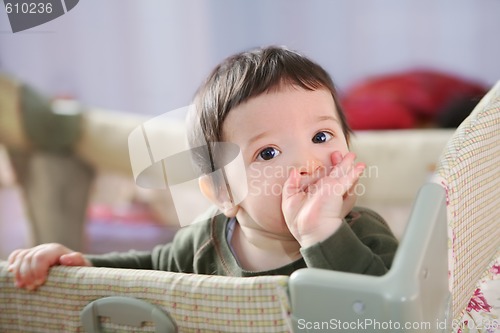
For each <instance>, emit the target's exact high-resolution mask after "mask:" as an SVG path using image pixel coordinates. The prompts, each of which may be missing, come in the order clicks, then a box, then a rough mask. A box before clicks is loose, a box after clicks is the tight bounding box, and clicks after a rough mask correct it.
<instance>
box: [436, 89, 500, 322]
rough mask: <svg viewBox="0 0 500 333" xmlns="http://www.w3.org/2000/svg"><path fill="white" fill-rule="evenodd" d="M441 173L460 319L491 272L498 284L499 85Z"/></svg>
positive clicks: (467, 123)
mask: <svg viewBox="0 0 500 333" xmlns="http://www.w3.org/2000/svg"><path fill="white" fill-rule="evenodd" d="M436 173H437V177H436V178H435V179H434V181H435V182H436V183H439V184H441V185H442V186H443V187H444V188H445V189H446V191H447V199H448V228H449V239H450V244H449V246H450V248H449V251H450V254H449V256H450V260H449V261H450V288H451V290H452V293H453V311H454V314H455V316H456V318H457V319H458V318H460V317H461V312H463V311H465V310H466V307H467V305H468V303H469V300H470V298H471V296H473V294H474V292H475V289H476V287H477V285H478V284H479V282H480V280H484V279H492V278H493V277H491V275H492V273H491V271H492V270H496V271H497V273H496V277H495V278H498V269H495V268H494V265H495V264H494V263H495V262H496V263H497V264H496V265H498V262H499V261H500V257H499V250H500V241H499V240H500V217H499V216H500V81H499V82H497V84H496V85H495V86H494V87H493V88H492V89H491V90H490V91H489V92H488V94H486V96H484V97H483V99H481V101H480V102H479V104H478V105H477V106H476V107H475V108H474V110H473V111H472V113H471V114H470V115H469V117H467V119H465V120H464V121H463V122H462V124H461V125H460V126H459V127H458V128H457V130H456V131H455V133H454V134H453V136H452V138H451V139H450V141H449V142H448V144H447V146H446V148H445V149H444V152H443V154H442V156H441V158H440V162H439V164H438V168H437V171H436ZM497 309H498V308H497ZM489 311H490V310H488V312H489ZM497 311H498V310H497ZM490 314H491V313H490ZM491 315H492V314H491ZM492 318H493V316H492Z"/></svg>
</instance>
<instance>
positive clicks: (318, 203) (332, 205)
mask: <svg viewBox="0 0 500 333" xmlns="http://www.w3.org/2000/svg"><path fill="white" fill-rule="evenodd" d="M355 158H356V155H355V154H354V153H347V154H346V155H345V156H344V157H342V156H341V154H340V153H339V152H334V153H333V154H332V156H331V160H332V165H333V168H332V170H331V171H330V172H329V173H328V174H327V175H325V176H323V177H321V178H320V179H318V180H316V181H315V182H314V183H312V184H308V185H307V186H306V187H304V185H303V184H301V178H302V177H303V176H301V175H300V173H299V172H297V171H296V170H292V172H291V173H290V175H289V177H288V179H287V181H286V182H285V184H284V188H283V196H282V204H281V206H282V209H283V215H284V217H285V221H286V224H287V225H288V228H289V229H290V232H291V233H292V235H293V236H294V237H295V238H296V239H297V241H298V242H299V243H300V245H301V247H308V246H311V245H313V244H316V243H318V242H321V241H323V240H325V239H326V238H328V237H330V235H332V234H333V233H334V232H335V231H337V229H338V228H339V227H340V224H341V223H342V219H343V218H344V217H345V215H346V214H347V213H348V212H346V211H345V210H346V209H345V208H344V207H343V206H344V200H345V198H346V197H347V196H348V192H349V191H350V190H352V188H353V187H354V185H355V184H356V182H357V181H358V179H359V177H360V176H361V174H362V173H363V170H364V169H365V165H364V164H363V163H357V164H354V159H355ZM350 208H352V207H349V210H350Z"/></svg>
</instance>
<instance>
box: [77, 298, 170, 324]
mask: <svg viewBox="0 0 500 333" xmlns="http://www.w3.org/2000/svg"><path fill="white" fill-rule="evenodd" d="M99 317H109V318H110V320H111V322H113V323H117V324H121V325H128V326H134V327H141V325H142V323H143V322H146V321H151V322H154V323H155V325H156V330H155V332H156V333H172V332H177V325H176V324H175V321H174V320H173V319H172V318H171V317H170V316H169V315H168V313H166V312H165V311H163V310H162V309H161V308H159V307H157V306H155V305H153V304H150V303H148V302H145V301H143V300H140V299H137V298H132V297H122V296H111V297H104V298H100V299H97V300H95V301H93V302H90V303H89V304H87V305H86V306H85V308H84V309H83V310H82V312H81V315H80V318H81V320H82V324H83V327H84V329H85V331H86V332H87V333H100V332H102V331H101V325H100V322H99Z"/></svg>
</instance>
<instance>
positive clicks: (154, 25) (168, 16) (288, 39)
mask: <svg viewBox="0 0 500 333" xmlns="http://www.w3.org/2000/svg"><path fill="white" fill-rule="evenodd" d="M499 32H500V1H497V0H477V1H470V0H443V1H435V0H421V1H400V0H385V1H369V0H350V1H340V0H308V1H298V0H271V1H269V0H254V1H233V0H209V1H196V0H183V1H173V0H146V1H144V0H142V1H141V0H104V1H103V0H81V1H80V2H79V3H78V5H77V6H76V7H75V8H74V9H72V10H71V11H70V12H68V13H67V14H65V15H63V16H61V17H59V18H58V19H55V20H53V21H50V22H48V23H46V24H43V25H41V26H38V27H35V28H32V29H30V30H27V31H24V32H19V33H16V34H13V33H12V32H11V30H10V26H9V23H8V20H7V15H6V13H5V11H4V10H3V9H0V74H7V75H9V76H11V77H14V78H15V79H16V80H19V81H20V82H23V83H25V84H29V85H30V86H31V87H33V88H34V89H36V90H37V91H38V92H39V93H40V94H42V95H44V96H46V97H47V98H49V99H54V98H65V99H74V100H76V101H78V102H79V103H81V104H82V105H84V106H86V107H87V106H88V107H89V108H92V107H98V108H100V109H101V110H104V112H107V113H109V114H114V113H113V112H112V110H116V111H119V112H126V113H127V114H128V117H129V118H127V119H130V117H131V115H133V114H135V115H136V116H137V117H138V118H137V119H148V118H149V117H153V116H155V115H160V114H162V113H164V112H167V111H169V110H173V109H176V108H179V107H182V106H185V105H187V104H189V103H190V101H191V98H192V97H193V94H194V93H195V91H196V89H197V87H198V86H199V85H200V83H201V82H202V80H203V79H204V78H205V77H206V76H207V75H208V73H209V72H210V70H211V69H212V68H213V67H214V66H215V65H216V64H217V63H219V62H220V61H221V60H223V59H224V58H225V57H227V56H229V55H231V54H233V53H235V52H239V51H242V50H246V49H249V48H253V47H256V46H266V45H270V44H277V45H286V46H288V47H289V48H291V49H295V50H298V51H300V52H301V53H303V54H305V55H307V56H309V57H310V58H312V59H313V60H315V61H316V62H318V63H319V64H321V65H322V66H323V67H324V68H325V69H326V70H327V71H328V72H329V73H330V74H331V75H332V77H333V79H334V81H335V83H336V85H337V86H338V88H339V91H340V93H341V94H342V95H343V96H344V95H345V94H347V93H348V92H349V91H352V90H351V89H353V87H357V86H359V85H360V84H361V83H366V82H367V80H370V79H372V78H374V77H381V76H390V75H393V74H395V73H396V74H398V73H415V72H414V71H415V70H417V71H422V70H425V71H424V72H426V73H427V72H434V71H435V72H438V73H445V74H446V75H450V76H453V77H454V78H456V79H460V80H463V82H466V83H467V84H471V85H473V86H474V87H480V88H481V87H484V88H485V89H487V88H489V87H491V86H492V85H493V84H494V83H495V82H496V81H497V80H498V79H499V78H500V64H499V59H500V43H499V42H498V40H499V37H498V34H499ZM417 73H421V72H417ZM417 77H418V75H417ZM413 78H415V76H414V77H413ZM396 82H399V81H396ZM398 86H399V87H401V85H398ZM412 87H413V86H412ZM0 89H1V87H0ZM0 93H2V91H0ZM3 93H5V91H4V92H3ZM370 104H373V103H370ZM385 106H386V105H385V104H384V105H383V107H382V108H381V109H382V110H387V108H385ZM391 110H393V111H394V110H395V109H391ZM4 111H5V110H4ZM396 111H398V112H399V111H400V109H397V110H396ZM396 111H394V112H396ZM1 112H2V110H1V109H0V113H1ZM396 113H397V112H396ZM396 113H391V114H390V115H385V114H381V115H377V116H376V118H379V119H384V117H386V118H391V119H394V118H397V117H398V116H397V115H396V116H395V114H396ZM0 116H1V114H0ZM141 117H142V118H141ZM1 119H2V118H1V117H0V121H1ZM116 119H117V120H114V121H115V123H114V124H115V125H116V127H118V126H121V125H122V124H123V123H126V122H127V120H125V118H120V116H118V117H117V118H116ZM127 124H130V122H128V123H127ZM133 124H134V125H135V124H136V123H134V122H133ZM411 124H413V123H411ZM1 125H2V124H0V128H1ZM416 125H418V126H419V127H422V126H421V125H422V124H421V123H419V122H417V123H416ZM133 127H134V126H131V125H130V126H129V125H127V126H125V129H126V131H125V130H122V131H124V132H126V133H128V130H129V129H132V128H133ZM424 127H428V126H427V125H426V126H424ZM363 129H370V128H363ZM374 129H375V128H374ZM386 129H390V128H386ZM1 134H2V133H0V138H1ZM448 134H449V133H445V134H444V135H443V134H442V133H441V134H439V139H438V141H439V145H438V146H436V147H434V149H435V150H436V151H439V150H440V149H441V146H440V145H442V143H443V140H444V141H445V139H446V137H447V136H448ZM415 135H417V136H415ZM362 137H363V136H362ZM426 137H428V133H426V132H422V133H417V134H415V133H412V142H417V143H418V142H421V141H422V142H423V141H424V140H425V138H426ZM124 138H125V139H126V136H124ZM415 138H417V139H415ZM419 138H421V140H420V139H419ZM443 138H444V139H443ZM94 139H95V138H94ZM95 141H99V139H95ZM368 141H373V140H371V139H369V140H368ZM386 141H387V140H386ZM386 141H384V140H382V142H386ZM389 141H391V140H389ZM392 141H394V140H392ZM1 143H2V142H1V140H0V144H1ZM125 144H126V143H125ZM417 148H418V149H423V148H422V147H421V146H419V147H417ZM417 148H415V149H416V150H415V151H414V154H416V153H417V151H418V149H417ZM88 149H90V148H88ZM92 149H94V148H92ZM95 149H97V148H95ZM84 150H85V149H84V148H80V152H81V151H84ZM369 150H370V149H369ZM372 150H373V149H372ZM0 152H1V151H0ZM411 153H412V152H411V151H410V155H411ZM84 155H85V154H84ZM89 155H91V152H88V151H87V155H86V156H89ZM389 155H390V154H389ZM2 156H3V157H2ZM7 156H8V153H7V150H3V153H2V154H0V157H2V158H0V176H1V175H3V176H1V177H0V244H4V245H3V247H2V248H0V258H3V257H5V255H6V253H8V252H9V251H11V250H12V249H13V248H15V247H19V246H26V245H27V244H32V242H33V240H32V239H31V240H30V236H29V235H30V233H33V231H30V230H31V228H32V227H31V224H30V222H29V220H30V218H29V217H27V216H26V215H27V214H26V212H25V210H24V209H23V194H22V193H21V192H20V191H17V186H15V185H12V184H15V183H17V182H21V183H22V181H23V180H22V179H19V178H20V176H21V175H20V174H18V175H17V180H16V175H15V174H14V173H13V171H12V168H11V167H10V162H6V161H9V158H7ZM396 157H397V156H396ZM389 158H392V159H393V160H394V155H390V156H389ZM415 158H418V156H415ZM2 160H3V161H4V162H2ZM95 163H97V164H98V163H99V161H97V162H95ZM122 164H123V163H122ZM110 165H111V164H109V163H108V164H107V165H106V166H110ZM427 167H428V166H427V165H426V166H425V168H427ZM104 169H106V168H104ZM112 169H113V168H112V167H109V168H107V169H106V170H104V171H102V170H101V171H99V172H98V177H96V179H97V180H98V181H95V182H94V184H93V188H92V191H93V192H92V193H93V194H92V198H93V199H92V200H91V205H90V206H89V209H88V213H87V216H88V220H89V221H87V222H88V223H87V227H86V229H85V231H83V232H82V231H81V230H80V229H78V228H77V229H74V231H73V233H74V234H76V236H77V237H83V238H86V242H85V245H84V246H83V247H82V249H84V250H90V251H92V252H102V251H107V250H110V249H122V248H128V247H131V246H132V245H133V246H134V247H136V248H150V247H151V244H153V243H154V242H159V241H166V240H168V239H170V237H171V235H172V233H173V231H172V229H169V228H167V227H163V226H161V225H162V223H158V220H159V219H160V220H161V217H164V216H165V215H168V213H165V212H162V213H158V212H156V213H155V211H154V209H153V210H151V209H150V206H149V204H150V203H151V202H154V201H155V200H150V199H151V193H138V191H139V190H137V189H136V187H135V185H134V184H131V182H130V180H131V175H130V174H127V172H125V173H123V172H122V173H120V174H119V175H116V174H114V173H113V172H112ZM122 169H123V168H122ZM125 169H127V168H125ZM427 171H428V172H431V171H432V166H430V167H429V168H428V170H427V169H426V170H424V171H423V172H427ZM407 176H408V175H407ZM42 178H43V176H42ZM2 179H3V187H2V181H1V180H2ZM7 184H10V185H7ZM24 196H25V195H24ZM145 197H146V198H148V199H144V198H145ZM112 198H114V199H112ZM35 201H36V199H35ZM145 203H147V204H145ZM156 206H158V205H156ZM155 214H156V215H155ZM158 214H160V215H161V217H160V218H158ZM159 224H160V226H159ZM167 224H169V223H167ZM65 232H66V231H65ZM66 233H68V232H66ZM35 238H36V237H35Z"/></svg>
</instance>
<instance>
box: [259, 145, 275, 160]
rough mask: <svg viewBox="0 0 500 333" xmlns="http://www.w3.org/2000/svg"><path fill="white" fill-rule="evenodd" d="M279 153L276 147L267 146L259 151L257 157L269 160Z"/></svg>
mask: <svg viewBox="0 0 500 333" xmlns="http://www.w3.org/2000/svg"><path fill="white" fill-rule="evenodd" d="M279 154H280V151H279V150H278V149H276V148H272V147H267V148H264V149H262V150H261V151H260V153H259V156H258V159H261V160H264V161H269V160H271V159H273V158H275V157H276V156H278V155H279Z"/></svg>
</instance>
